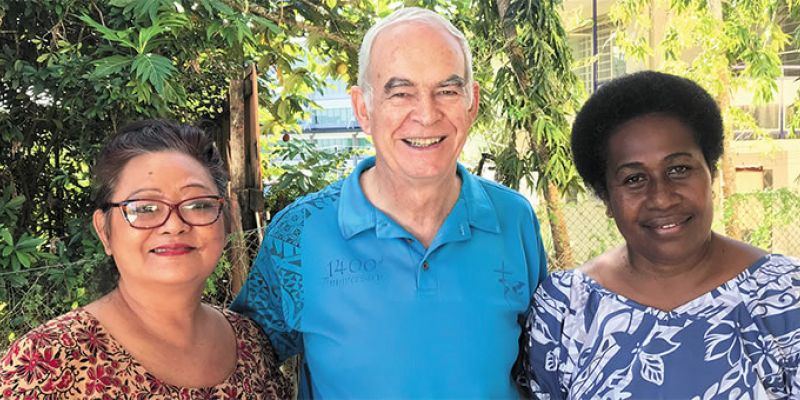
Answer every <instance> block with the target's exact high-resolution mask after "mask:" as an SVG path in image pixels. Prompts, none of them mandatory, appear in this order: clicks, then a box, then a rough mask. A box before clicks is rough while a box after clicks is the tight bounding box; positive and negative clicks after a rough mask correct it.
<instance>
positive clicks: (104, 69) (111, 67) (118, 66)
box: [92, 55, 133, 78]
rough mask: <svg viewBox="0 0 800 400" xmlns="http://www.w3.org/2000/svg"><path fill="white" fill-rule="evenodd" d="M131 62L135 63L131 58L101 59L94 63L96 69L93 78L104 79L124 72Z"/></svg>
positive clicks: (111, 57) (117, 56) (114, 57)
mask: <svg viewBox="0 0 800 400" xmlns="http://www.w3.org/2000/svg"><path fill="white" fill-rule="evenodd" d="M131 62H133V59H132V58H131V57H128V56H121V55H116V56H110V57H106V58H101V59H99V60H97V61H95V62H94V66H95V68H94V72H92V77H94V78H102V77H106V76H109V75H111V74H115V73H118V72H120V71H122V69H123V68H125V67H127V66H128V65H130V64H131Z"/></svg>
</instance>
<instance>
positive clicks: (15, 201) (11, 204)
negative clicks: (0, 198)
mask: <svg viewBox="0 0 800 400" xmlns="http://www.w3.org/2000/svg"><path fill="white" fill-rule="evenodd" d="M24 202H25V196H23V195H19V196H15V197H14V198H12V199H11V200H9V201H8V203H6V206H5V208H10V209H12V210H16V209H18V208H19V207H20V206H22V203H24Z"/></svg>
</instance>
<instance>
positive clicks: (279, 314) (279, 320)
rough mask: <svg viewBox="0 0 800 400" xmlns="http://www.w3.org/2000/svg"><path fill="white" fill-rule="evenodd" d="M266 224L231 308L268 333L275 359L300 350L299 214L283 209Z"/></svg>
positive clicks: (300, 215) (282, 360)
mask: <svg viewBox="0 0 800 400" xmlns="http://www.w3.org/2000/svg"><path fill="white" fill-rule="evenodd" d="M284 211H285V212H282V213H279V214H278V215H276V216H275V219H274V220H273V222H272V223H271V224H270V226H269V228H268V230H267V234H266V235H265V237H264V241H263V242H262V243H261V249H260V250H259V252H258V257H256V261H255V263H254V264H253V266H252V268H251V270H250V275H249V277H248V278H247V281H246V282H245V284H244V286H242V289H241V291H240V292H239V295H238V296H237V297H236V299H235V300H234V301H233V304H231V309H232V310H234V311H236V312H239V313H241V314H244V315H247V316H248V317H250V318H252V319H253V320H254V321H256V323H258V324H259V325H260V326H261V328H262V329H263V330H264V332H265V333H266V334H267V336H269V338H270V341H271V342H272V346H273V348H274V349H275V353H276V354H277V356H278V361H279V362H281V363H283V362H284V361H286V359H288V358H289V357H291V356H293V355H296V354H298V353H300V352H301V351H302V337H301V334H300V332H299V331H298V326H299V323H300V313H301V311H302V308H303V301H302V290H303V288H302V277H301V275H300V271H299V266H300V257H301V254H300V234H301V233H302V221H301V222H300V224H298V223H297V221H296V219H297V218H301V219H302V213H298V212H295V211H297V210H291V209H285V210H284Z"/></svg>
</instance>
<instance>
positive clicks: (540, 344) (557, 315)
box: [523, 273, 569, 400]
mask: <svg viewBox="0 0 800 400" xmlns="http://www.w3.org/2000/svg"><path fill="white" fill-rule="evenodd" d="M560 276H561V274H560V273H554V274H552V275H551V276H550V277H549V278H547V279H546V280H545V281H544V282H543V283H542V285H541V286H540V287H539V289H538V290H537V291H536V294H535V295H534V298H533V304H532V305H531V311H530V313H529V315H528V319H527V321H526V324H525V338H524V344H523V346H524V357H523V368H524V371H525V373H526V376H527V380H526V382H525V383H526V384H527V386H528V389H529V390H530V395H531V396H532V397H533V398H534V399H545V400H547V399H565V398H566V397H567V389H566V387H564V385H563V381H564V377H563V374H564V371H563V370H562V368H563V367H564V365H566V362H567V356H568V355H567V354H566V352H565V349H564V348H563V346H562V345H561V341H562V334H563V327H564V318H565V316H566V314H567V311H568V304H569V301H568V298H567V296H566V294H565V293H564V292H562V291H561V290H559V287H558V286H556V284H555V281H556V280H557V279H558V278H559V277H560Z"/></svg>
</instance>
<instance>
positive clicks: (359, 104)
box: [350, 86, 372, 135]
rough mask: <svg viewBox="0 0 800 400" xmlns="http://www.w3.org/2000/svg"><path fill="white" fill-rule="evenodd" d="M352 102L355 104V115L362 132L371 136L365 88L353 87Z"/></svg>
mask: <svg viewBox="0 0 800 400" xmlns="http://www.w3.org/2000/svg"><path fill="white" fill-rule="evenodd" d="M350 102H351V103H352V104H353V113H354V114H355V115H356V119H357V120H358V125H360V126H361V130H362V131H363V132H364V133H366V134H367V135H371V134H372V132H371V130H370V125H369V111H367V99H366V98H365V96H364V88H362V87H360V86H353V87H352V88H350Z"/></svg>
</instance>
